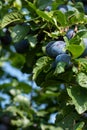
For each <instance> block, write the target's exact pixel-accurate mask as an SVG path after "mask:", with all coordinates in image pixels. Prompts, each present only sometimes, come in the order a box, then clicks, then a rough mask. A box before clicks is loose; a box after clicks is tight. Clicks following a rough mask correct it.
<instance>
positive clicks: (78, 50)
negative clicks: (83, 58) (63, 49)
mask: <svg viewBox="0 0 87 130" xmlns="http://www.w3.org/2000/svg"><path fill="white" fill-rule="evenodd" d="M67 50H68V51H70V52H71V54H72V56H73V59H75V58H77V57H79V56H80V55H81V54H82V53H83V51H84V45H82V44H81V45H75V44H70V45H68V46H67Z"/></svg>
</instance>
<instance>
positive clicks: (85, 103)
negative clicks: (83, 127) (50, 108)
mask: <svg viewBox="0 0 87 130" xmlns="http://www.w3.org/2000/svg"><path fill="white" fill-rule="evenodd" d="M67 92H68V95H69V96H70V97H71V99H72V103H73V105H74V106H75V109H76V111H77V112H78V113H79V114H82V113H83V112H85V111H86V110H87V96H86V95H87V91H86V90H85V89H84V88H81V87H80V86H76V87H75V86H73V87H68V88H67Z"/></svg>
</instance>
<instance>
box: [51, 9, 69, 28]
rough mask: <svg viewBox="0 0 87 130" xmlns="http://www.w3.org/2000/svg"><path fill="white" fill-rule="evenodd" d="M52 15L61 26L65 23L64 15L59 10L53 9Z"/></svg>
mask: <svg viewBox="0 0 87 130" xmlns="http://www.w3.org/2000/svg"><path fill="white" fill-rule="evenodd" d="M53 17H55V18H56V20H57V22H58V23H59V24H60V25H61V26H63V27H64V26H66V25H67V20H66V16H65V14H64V13H62V12H61V11H59V10H56V11H54V14H53Z"/></svg>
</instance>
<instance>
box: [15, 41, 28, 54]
mask: <svg viewBox="0 0 87 130" xmlns="http://www.w3.org/2000/svg"><path fill="white" fill-rule="evenodd" d="M14 46H15V50H16V52H18V53H26V52H27V51H28V48H29V43H28V40H27V39H24V40H22V41H20V42H18V43H15V44H14Z"/></svg>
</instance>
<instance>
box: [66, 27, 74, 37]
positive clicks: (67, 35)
mask: <svg viewBox="0 0 87 130" xmlns="http://www.w3.org/2000/svg"><path fill="white" fill-rule="evenodd" d="M74 35H75V31H74V30H73V29H69V30H68V31H67V32H66V37H67V38H68V39H71V38H72V37H73V36H74Z"/></svg>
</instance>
